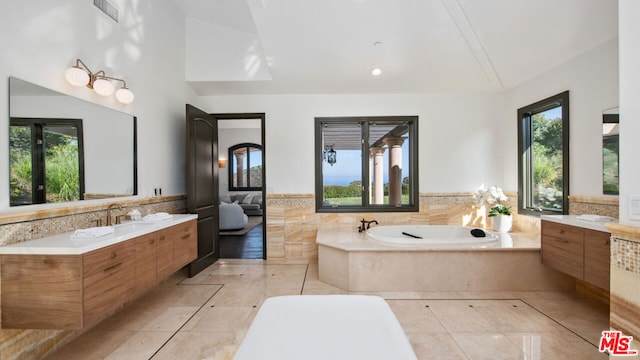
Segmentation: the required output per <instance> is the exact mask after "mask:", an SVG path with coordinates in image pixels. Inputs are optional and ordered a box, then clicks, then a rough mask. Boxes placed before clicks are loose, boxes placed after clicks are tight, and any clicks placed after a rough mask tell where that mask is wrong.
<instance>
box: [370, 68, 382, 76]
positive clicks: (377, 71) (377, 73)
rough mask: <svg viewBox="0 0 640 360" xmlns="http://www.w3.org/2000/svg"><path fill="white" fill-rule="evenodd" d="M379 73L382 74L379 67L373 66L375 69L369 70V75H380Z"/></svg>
mask: <svg viewBox="0 0 640 360" xmlns="http://www.w3.org/2000/svg"><path fill="white" fill-rule="evenodd" d="M380 74H382V69H380V68H375V69H373V70H371V75H373V76H380Z"/></svg>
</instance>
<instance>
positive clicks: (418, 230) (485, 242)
mask: <svg viewBox="0 0 640 360" xmlns="http://www.w3.org/2000/svg"><path fill="white" fill-rule="evenodd" d="M474 229H476V230H475V231H481V232H484V234H485V237H475V236H473V235H472V234H471V232H472V230H474ZM367 237H368V238H369V239H371V240H374V241H377V242H382V243H387V244H397V245H436V246H437V245H459V246H467V245H468V246H479V247H491V246H497V245H499V243H500V240H499V237H498V236H497V234H495V233H492V232H490V231H486V230H480V229H477V228H473V227H468V226H452V225H384V226H375V227H372V228H371V229H369V230H367Z"/></svg>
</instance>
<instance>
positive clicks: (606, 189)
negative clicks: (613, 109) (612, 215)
mask: <svg viewBox="0 0 640 360" xmlns="http://www.w3.org/2000/svg"><path fill="white" fill-rule="evenodd" d="M619 123H620V115H619V114H603V115H602V192H603V193H604V194H606V195H618V194H619V186H620V184H619V178H618V174H619V165H618V163H619V160H620V129H619V127H620V125H619Z"/></svg>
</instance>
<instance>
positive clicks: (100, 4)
mask: <svg viewBox="0 0 640 360" xmlns="http://www.w3.org/2000/svg"><path fill="white" fill-rule="evenodd" d="M93 5H95V6H96V7H97V8H98V9H100V10H102V12H103V13H105V14H107V16H109V17H110V18H112V19H113V20H114V21H115V22H117V23H119V22H120V21H119V20H118V16H119V15H120V10H118V8H117V7H116V6H115V5H113V4H112V3H111V2H109V1H108V0H93Z"/></svg>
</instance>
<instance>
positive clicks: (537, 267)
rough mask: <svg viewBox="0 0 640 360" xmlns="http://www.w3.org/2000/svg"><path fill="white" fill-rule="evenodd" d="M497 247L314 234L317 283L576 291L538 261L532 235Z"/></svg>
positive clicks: (342, 229)
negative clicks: (432, 246)
mask: <svg viewBox="0 0 640 360" xmlns="http://www.w3.org/2000/svg"><path fill="white" fill-rule="evenodd" d="M500 236H501V243H502V244H503V245H502V246H501V247H496V248H490V249H487V248H477V249H472V248H462V249H460V248H455V249H451V248H449V249H447V248H443V249H429V248H427V247H425V246H415V247H412V246H393V245H386V244H379V243H376V242H374V241H372V240H370V239H368V238H367V236H366V234H364V233H358V232H357V231H355V230H354V229H353V228H352V227H350V226H348V225H325V226H322V227H321V228H320V229H319V230H318V236H317V242H318V248H319V250H318V251H319V256H318V268H319V279H320V280H321V281H325V282H327V283H328V284H331V285H333V286H337V287H339V288H341V289H344V290H348V291H534V290H566V289H571V288H575V286H576V283H575V279H573V278H571V277H569V276H566V275H564V274H561V273H558V272H556V271H554V270H552V269H549V268H548V267H546V266H544V265H542V264H541V262H540V237H539V235H537V234H526V233H511V234H502V235H500Z"/></svg>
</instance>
